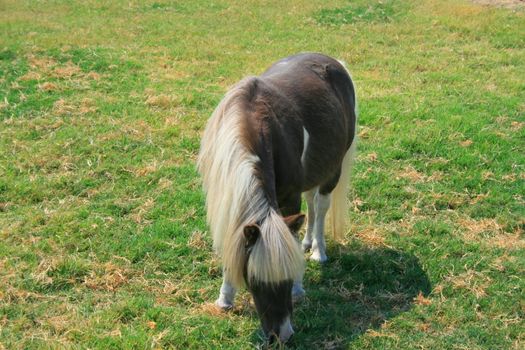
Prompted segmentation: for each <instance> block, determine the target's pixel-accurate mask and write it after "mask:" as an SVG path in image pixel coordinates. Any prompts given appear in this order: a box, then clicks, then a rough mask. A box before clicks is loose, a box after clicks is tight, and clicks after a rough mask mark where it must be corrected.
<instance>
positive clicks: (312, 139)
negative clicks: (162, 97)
mask: <svg viewBox="0 0 525 350" xmlns="http://www.w3.org/2000/svg"><path fill="white" fill-rule="evenodd" d="M355 134H356V96H355V90H354V86H353V83H352V80H351V78H350V75H349V73H348V72H347V70H346V69H345V67H344V66H343V65H342V64H341V63H340V62H339V61H337V60H335V59H333V58H330V57H328V56H324V55H321V54H314V53H305V54H299V55H295V56H290V57H287V58H284V59H282V60H280V61H278V62H276V63H275V64H273V65H272V66H271V67H270V68H269V69H268V70H266V71H265V72H264V73H263V74H262V75H261V76H259V77H248V78H245V79H243V80H242V81H240V82H239V83H238V84H236V85H235V86H234V87H233V88H231V89H230V90H229V91H228V93H227V94H226V96H225V97H224V98H223V99H222V101H221V102H220V104H219V106H218V107H217V108H216V109H215V111H214V112H213V115H212V116H211V118H210V120H209V121H208V124H207V126H206V129H205V131H204V135H203V138H202V143H201V150H200V154H199V159H198V169H199V172H200V173H201V175H202V177H203V185H204V190H205V192H206V195H207V196H206V209H207V217H208V223H209V226H210V229H211V232H212V235H213V245H214V248H215V250H216V251H217V252H218V253H219V255H221V257H222V265H223V278H224V279H223V284H222V287H221V290H220V295H219V298H218V300H217V301H216V304H217V305H218V306H219V307H221V308H223V309H228V308H231V307H232V306H233V299H234V296H235V292H236V289H237V288H239V287H241V286H243V285H246V286H247V288H248V290H249V291H250V292H251V294H252V295H253V299H254V302H255V306H256V308H257V312H258V315H259V317H260V319H261V324H262V328H263V331H264V333H265V335H266V336H267V337H268V338H269V339H270V340H276V339H279V340H280V341H282V342H285V341H287V340H288V339H289V338H290V337H291V335H292V334H293V329H292V326H291V323H290V317H291V314H292V299H293V298H298V297H301V296H302V295H304V290H303V288H302V277H303V272H304V255H303V251H302V250H301V247H300V246H299V241H298V238H297V233H298V231H299V229H300V228H301V226H302V224H303V222H304V219H305V217H304V215H302V214H300V209H301V193H303V192H304V193H305V199H306V203H307V205H308V226H307V231H306V235H305V237H304V239H303V241H302V248H303V250H304V251H307V250H311V252H312V253H311V256H310V259H312V260H316V261H319V262H324V261H326V260H327V256H326V252H325V240H324V221H325V215H326V213H327V211H328V209H329V208H330V210H331V214H330V215H329V217H330V218H331V220H330V221H331V223H332V232H333V234H334V236H335V237H336V238H338V237H341V235H342V234H343V233H344V232H343V231H344V230H345V216H346V215H347V206H346V204H347V203H346V202H347V201H346V194H347V193H346V192H347V188H348V186H347V184H348V182H349V170H350V165H351V162H352V159H353V155H354V150H355V143H356V142H355V138H356V137H355Z"/></svg>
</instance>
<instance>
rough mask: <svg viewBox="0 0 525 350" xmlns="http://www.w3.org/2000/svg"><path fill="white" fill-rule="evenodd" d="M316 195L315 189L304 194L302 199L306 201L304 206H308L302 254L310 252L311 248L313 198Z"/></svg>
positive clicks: (313, 214) (313, 211) (313, 219)
mask: <svg viewBox="0 0 525 350" xmlns="http://www.w3.org/2000/svg"><path fill="white" fill-rule="evenodd" d="M316 193H317V188H314V189H311V190H310V191H307V192H305V193H304V199H305V200H306V204H307V206H308V222H307V224H308V226H307V227H306V234H305V235H304V238H303V241H302V247H303V251H304V252H307V251H309V250H310V248H312V236H313V231H314V223H315V206H314V198H315V194H316Z"/></svg>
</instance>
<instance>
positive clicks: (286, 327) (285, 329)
mask: <svg viewBox="0 0 525 350" xmlns="http://www.w3.org/2000/svg"><path fill="white" fill-rule="evenodd" d="M293 334H294V331H293V328H292V323H291V322H290V317H286V318H285V320H284V321H283V323H281V325H280V326H279V330H278V332H276V331H272V332H271V333H270V334H268V335H267V337H268V342H269V343H270V344H273V343H275V342H276V341H277V339H279V342H280V343H286V342H287V341H289V340H290V339H291V338H292V335H293Z"/></svg>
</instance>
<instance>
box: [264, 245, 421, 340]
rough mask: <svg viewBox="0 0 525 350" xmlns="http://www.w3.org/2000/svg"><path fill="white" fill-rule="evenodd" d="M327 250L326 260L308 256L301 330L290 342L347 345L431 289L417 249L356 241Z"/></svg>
mask: <svg viewBox="0 0 525 350" xmlns="http://www.w3.org/2000/svg"><path fill="white" fill-rule="evenodd" d="M328 256H329V259H330V260H329V261H328V262H327V263H325V264H322V265H320V264H317V263H314V262H308V266H307V269H306V273H305V277H304V287H305V289H306V293H307V295H306V297H305V299H304V300H303V301H302V302H301V303H299V304H297V305H296V306H295V308H294V316H293V323H294V329H295V332H296V333H295V335H294V337H293V339H292V341H291V342H290V343H289V344H287V346H286V347H287V348H291V349H315V348H321V349H323V348H327V347H328V348H331V349H338V348H346V347H347V345H348V344H349V343H351V342H352V341H353V340H354V339H356V338H357V337H358V336H359V335H361V334H363V333H365V332H366V331H367V330H368V329H378V328H379V327H380V326H381V325H382V324H383V323H385V321H387V320H388V319H390V318H392V317H395V316H396V315H398V314H399V313H402V312H405V311H407V310H409V309H410V308H411V306H412V304H413V301H414V298H415V297H416V296H417V295H418V294H419V293H421V294H422V295H423V296H426V295H428V293H430V290H431V285H430V281H429V279H428V276H427V274H426V273H425V272H424V271H423V269H422V267H421V265H420V263H419V261H418V259H417V257H415V256H414V255H412V254H408V253H405V252H402V251H399V250H395V249H392V248H388V247H367V246H364V245H363V244H362V243H360V242H358V241H353V242H351V243H349V244H348V245H346V246H345V245H333V246H331V247H329V250H328ZM257 338H258V339H260V337H257ZM254 340H255V339H254Z"/></svg>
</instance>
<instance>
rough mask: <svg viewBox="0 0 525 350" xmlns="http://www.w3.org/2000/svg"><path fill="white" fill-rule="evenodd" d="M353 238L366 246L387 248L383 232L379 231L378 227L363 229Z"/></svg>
mask: <svg viewBox="0 0 525 350" xmlns="http://www.w3.org/2000/svg"><path fill="white" fill-rule="evenodd" d="M355 237H357V238H358V239H359V240H361V241H362V242H363V243H365V244H366V245H367V246H376V247H377V246H387V244H385V235H384V232H382V231H380V229H379V228H378V227H365V228H364V229H361V230H359V231H358V232H356V234H355Z"/></svg>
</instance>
